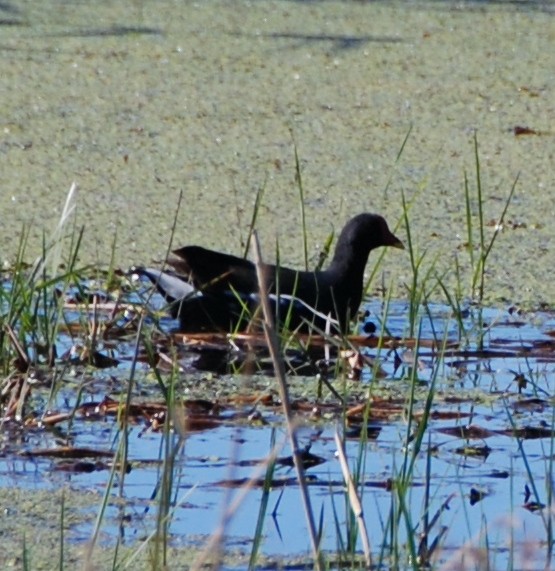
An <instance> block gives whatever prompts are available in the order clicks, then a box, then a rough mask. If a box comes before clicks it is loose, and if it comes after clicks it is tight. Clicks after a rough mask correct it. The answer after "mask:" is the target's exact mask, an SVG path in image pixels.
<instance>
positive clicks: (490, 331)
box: [0, 301, 555, 569]
mask: <svg viewBox="0 0 555 571" xmlns="http://www.w3.org/2000/svg"><path fill="white" fill-rule="evenodd" d="M366 307H367V310H368V311H369V317H368V318H367V319H371V320H372V321H373V322H374V323H375V324H377V331H376V333H375V335H380V334H381V333H382V334H383V332H385V331H387V335H388V336H390V337H391V338H396V339H399V340H401V339H405V340H407V339H410V336H409V323H408V321H407V315H408V314H409V308H408V307H407V304H406V303H404V302H395V303H392V304H390V305H389V306H388V307H387V313H386V317H385V319H384V318H383V315H384V303H381V302H378V301H373V302H368V303H367V306H366ZM418 323H419V344H418V345H416V346H415V345H414V344H411V342H410V341H405V342H402V341H401V342H400V343H399V344H398V346H397V347H396V348H395V349H391V348H390V349H387V348H386V347H382V348H374V349H371V348H367V349H363V353H364V355H365V357H366V358H368V359H372V361H371V362H370V361H368V362H367V363H366V365H365V366H364V367H363V370H362V375H361V377H360V379H359V380H356V381H349V380H347V378H346V376H345V375H346V373H341V374H339V373H338V374H336V375H330V377H329V381H330V386H328V387H324V388H323V389H322V388H320V389H319V388H318V387H319V386H320V383H319V381H318V378H317V377H315V376H311V377H298V376H295V375H290V376H289V378H288V382H289V385H290V390H291V394H292V398H293V403H294V408H295V410H296V416H297V420H298V422H299V423H300V427H299V429H298V435H299V438H300V443H301V446H302V447H303V448H306V449H307V451H310V453H311V454H313V455H315V457H317V459H318V461H317V462H315V463H314V465H313V466H311V467H308V469H307V475H308V483H309V491H310V496H311V499H312V504H313V509H314V510H315V513H316V514H319V515H318V517H320V514H321V517H322V521H323V522H324V526H323V529H322V547H323V548H324V549H325V550H326V552H327V553H329V554H333V553H334V552H335V550H336V549H338V542H339V541H343V542H345V543H347V542H348V530H349V529H350V526H349V524H348V523H347V522H348V520H349V517H350V516H349V508H348V507H347V505H348V504H347V502H346V501H345V496H344V480H343V475H342V473H341V469H340V466H339V462H338V459H337V446H336V443H335V440H334V434H335V432H336V431H338V432H339V434H341V435H343V436H344V437H345V439H346V440H345V442H346V452H347V456H348V459H349V463H350V466H351V469H352V470H353V471H357V470H360V487H359V491H360V494H361V496H362V500H363V506H364V514H365V517H366V519H367V525H368V530H369V537H370V542H371V545H373V546H381V545H382V544H384V540H385V538H384V533H385V531H384V530H385V529H386V522H387V521H388V519H389V518H390V517H391V510H392V509H393V506H394V505H395V502H396V499H395V497H396V492H395V489H394V488H392V482H394V481H395V479H398V478H399V477H400V474H401V472H402V469H403V466H405V465H406V462H407V458H409V459H412V458H414V469H413V474H412V476H411V479H410V487H409V491H408V493H407V495H406V500H405V501H406V502H407V507H406V508H407V510H408V513H410V514H411V522H412V525H413V526H414V527H413V528H409V529H404V528H403V529H401V531H400V532H399V533H400V537H399V541H400V545H404V544H406V542H407V541H409V538H411V537H412V539H413V540H414V538H419V537H421V535H422V534H423V533H424V529H427V528H426V527H425V523H424V522H425V521H428V520H430V519H432V516H433V515H438V521H437V522H436V523H435V524H434V525H433V526H431V527H430V529H428V530H427V532H428V533H429V535H430V542H431V541H432V540H433V538H434V537H436V536H441V538H442V539H441V549H439V550H438V551H437V553H436V554H435V556H434V559H435V560H436V563H437V564H439V565H443V566H446V568H449V566H450V565H454V566H455V567H456V565H463V566H464V568H472V567H476V568H481V567H480V561H481V559H480V557H483V555H480V551H479V550H480V549H484V550H485V553H487V558H488V560H489V563H488V565H490V568H495V569H498V568H505V567H506V566H507V565H508V561H509V558H513V557H515V558H516V559H519V558H522V560H523V567H522V568H526V569H542V568H544V566H545V564H546V559H545V558H546V553H547V545H548V542H549V541H550V539H549V537H550V532H549V526H550V523H549V522H550V519H551V518H552V514H551V511H550V509H549V507H547V506H548V503H549V501H550V498H551V493H550V489H551V486H552V481H553V472H552V458H553V454H554V450H553V445H554V444H553V443H554V439H553V434H554V431H553V426H554V423H555V416H554V413H553V410H554V409H553V387H552V379H553V375H554V374H555V316H554V315H553V314H550V313H542V312H535V313H529V314H524V313H519V312H516V313H515V312H514V311H513V309H511V310H510V311H503V310H481V311H479V310H478V309H477V308H467V311H466V312H465V315H464V318H463V319H462V320H461V319H458V318H457V316H456V315H455V314H454V313H453V311H452V308H449V307H447V306H439V305H432V306H427V307H425V308H424V309H423V310H422V311H421V314H420V318H419V320H418ZM163 325H164V328H167V331H170V330H171V328H172V327H173V326H175V325H176V323H174V322H172V321H171V320H167V321H164V324H163ZM438 340H439V341H440V345H442V346H443V347H444V351H443V352H442V351H438V350H437V347H438V345H437V344H436V343H435V342H437V341H438ZM430 341H434V344H430V343H429V342H430ZM59 343H60V345H59V346H60V347H61V348H63V347H64V346H65V347H67V348H69V347H71V345H72V344H75V343H76V341H75V337H71V338H70V337H67V338H65V339H64V336H63V335H62V336H61V337H60V339H59ZM226 343H228V347H227V350H226V354H227V356H228V359H229V362H231V361H232V360H231V359H230V357H231V356H232V355H233V353H234V352H237V351H238V349H237V348H236V347H235V343H234V342H233V341H231V342H225V341H224V345H225V344H226ZM433 347H435V349H434V348H433ZM102 350H103V351H104V352H106V353H107V354H109V355H110V357H112V358H116V359H118V360H119V364H118V366H117V367H108V368H102V369H97V370H96V372H95V370H94V369H93V370H91V368H90V367H85V368H83V367H82V366H79V365H78V364H77V362H76V361H75V359H73V358H72V357H71V356H70V353H67V354H66V355H65V356H63V357H62V358H61V361H60V364H59V366H58V372H57V373H56V375H55V379H56V384H57V387H58V388H57V390H56V393H55V395H54V398H53V395H52V393H51V392H50V390H49V389H48V386H45V387H44V388H43V389H40V384H41V380H40V375H39V376H38V377H37V378H36V380H35V381H34V385H36V388H35V389H33V391H34V392H33V395H34V396H33V399H32V401H31V402H32V404H33V405H34V407H35V409H36V411H37V413H39V414H42V415H43V419H44V423H42V422H39V424H38V425H37V426H36V427H35V428H34V429H33V428H32V425H29V424H28V426H30V428H27V429H22V428H21V427H18V425H17V423H14V422H13V421H10V422H6V423H5V424H4V430H3V435H4V439H3V445H2V458H1V459H0V483H1V484H2V487H3V489H5V490H12V492H13V490H14V489H17V490H27V491H28V492H32V495H30V496H28V497H27V498H26V500H25V501H24V502H21V504H19V503H15V504H14V503H13V501H14V500H13V499H10V497H9V496H8V497H6V498H4V502H5V505H6V506H7V508H6V509H7V510H8V511H7V513H9V514H11V517H10V521H11V526H12V527H11V530H10V534H9V536H10V537H12V538H13V539H15V537H16V536H17V534H18V533H22V530H21V528H20V526H21V525H27V526H29V527H28V528H27V532H29V530H30V529H33V524H29V520H28V517H29V516H28V515H27V511H30V512H31V513H33V510H38V512H37V514H38V513H41V512H42V510H41V507H40V504H33V501H32V498H33V497H36V498H37V500H36V501H39V499H40V498H43V496H41V493H44V492H47V493H52V494H56V495H57V496H56V497H58V496H59V493H60V491H61V490H65V492H64V493H65V495H66V500H65V501H66V502H67V506H68V507H67V508H66V509H67V510H68V511H69V512H70V514H71V517H69V516H68V520H69V522H71V523H69V524H68V528H67V530H66V531H65V537H66V538H67V539H68V540H69V545H70V546H72V547H71V549H79V548H80V547H81V548H83V545H84V544H86V540H87V539H89V538H90V535H91V533H92V529H93V523H94V520H95V517H96V515H97V512H98V510H99V509H100V505H101V504H102V497H103V494H104V493H105V489H106V485H107V483H108V482H109V481H111V476H110V475H111V474H112V464H111V458H112V457H113V455H114V453H115V451H116V449H117V448H118V446H120V445H121V433H120V431H119V424H118V421H117V416H115V414H114V410H115V409H114V408H112V412H109V411H108V408H107V399H114V400H113V402H114V403H116V405H117V403H118V402H121V398H122V394H124V392H122V391H126V390H127V389H126V386H127V380H128V378H129V369H130V364H131V362H132V359H131V356H132V355H133V354H134V343H133V342H131V341H129V342H125V341H123V340H120V341H119V342H118V343H117V344H116V346H114V345H113V344H110V343H107V345H106V347H105V348H104V349H102ZM203 350H206V351H213V350H214V346H213V344H211V345H210V346H208V347H203V346H201V347H200V348H199V346H198V345H196V344H193V345H192V346H191V345H189V346H188V345H187V344H186V345H184V346H183V345H182V346H181V348H180V349H179V351H178V361H177V362H178V363H179V365H180V367H181V373H180V374H179V376H178V379H177V381H176V382H177V385H176V388H177V390H178V392H179V394H180V395H181V397H182V398H184V399H185V401H190V402H191V403H197V404H198V406H201V407H203V408H204V409H205V410H204V413H203V414H201V415H197V416H194V415H193V418H195V420H194V421H191V424H190V425H189V426H190V428H189V429H188V430H185V432H183V431H176V432H171V433H169V434H168V433H166V432H165V431H164V430H162V429H161V426H160V425H158V426H156V423H155V422H153V418H154V417H155V415H156V413H152V412H148V410H149V405H150V406H151V407H152V406H155V405H156V406H160V407H162V406H163V399H161V398H160V387H159V386H158V385H157V383H156V382H155V381H154V380H153V378H152V375H151V369H150V367H149V366H147V365H146V364H145V365H140V366H139V370H138V371H136V372H135V378H134V384H133V390H132V399H131V403H132V404H133V405H136V406H137V407H139V409H140V408H141V407H144V410H142V409H141V412H139V413H133V414H134V421H133V424H132V425H131V426H130V429H129V436H128V442H127V446H128V451H127V454H128V456H127V457H128V460H129V469H130V471H129V472H128V473H127V474H125V475H123V474H121V473H120V472H119V470H116V479H115V481H113V482H112V485H113V492H112V494H109V498H110V499H109V502H108V508H107V511H106V513H105V515H104V519H103V521H102V525H101V545H102V546H103V547H104V548H106V547H108V548H109V546H111V545H114V544H115V543H116V542H120V543H121V545H122V546H123V547H130V548H133V547H136V546H137V544H139V543H140V542H141V541H143V540H144V539H145V538H146V537H148V535H149V534H150V533H151V532H152V531H153V529H155V528H156V521H157V508H156V506H157V503H156V502H155V500H154V498H155V497H157V494H158V493H159V491H160V487H161V486H162V482H163V478H162V474H163V470H162V459H163V458H164V457H167V456H166V455H167V451H168V449H170V450H174V451H175V458H174V462H175V464H174V468H173V473H174V480H173V488H172V492H171V496H172V505H174V508H173V509H172V515H171V525H170V540H169V545H170V546H171V548H172V549H175V550H176V553H177V554H180V555H175V557H177V560H179V561H181V562H182V563H180V564H178V566H179V565H182V564H185V563H184V562H187V561H188V562H189V563H190V562H191V560H193V559H194V558H195V557H198V555H196V556H192V555H190V554H189V555H188V554H187V553H188V552H182V551H180V550H183V549H184V548H186V547H195V548H202V547H203V546H204V545H205V544H206V542H207V541H208V540H209V538H210V536H211V534H212V533H214V532H215V530H216V529H217V528H218V525H219V524H220V522H221V519H222V517H223V513H224V511H225V510H226V509H227V508H228V507H229V506H230V505H231V503H232V502H233V499H234V497H235V495H236V494H239V493H241V492H242V491H243V490H244V488H245V486H246V484H247V482H249V481H250V483H251V485H252V487H251V489H250V490H249V491H248V492H247V493H246V494H245V497H244V498H243V499H242V501H241V502H240V507H239V509H238V511H237V512H236V513H235V514H234V517H233V518H232V519H231V521H230V524H229V525H228V527H227V529H226V535H225V543H224V544H225V547H226V550H227V552H228V553H234V554H235V559H234V561H235V562H234V563H230V562H228V565H232V566H233V565H243V564H245V561H246V559H247V558H248V555H249V553H250V551H251V549H252V545H253V537H254V535H255V529H256V526H257V521H258V519H259V517H260V518H261V522H262V528H261V529H262V538H263V539H262V548H261V556H263V559H262V560H261V563H260V564H265V565H273V563H271V561H273V560H274V559H275V558H276V557H277V558H279V561H281V563H280V565H291V564H293V563H294V561H297V562H299V561H301V560H305V559H306V558H309V557H310V544H309V540H308V536H307V532H306V523H305V517H304V512H303V510H302V506H301V503H300V501H299V489H298V485H297V482H296V477H295V473H294V471H293V469H292V467H291V459H290V449H289V448H288V440H287V437H286V434H287V433H286V427H285V425H284V422H283V413H282V410H281V406H280V403H279V397H278V394H277V388H276V380H275V378H274V377H273V376H268V374H266V373H264V372H263V371H260V372H258V373H255V374H249V375H244V374H240V373H238V372H237V370H236V369H235V368H234V367H233V366H231V365H230V372H229V373H228V374H222V373H221V372H218V373H216V372H211V371H198V370H197V371H195V365H194V364H195V363H196V362H197V359H198V356H199V354H202V352H203ZM64 363H65V364H64ZM340 370H341V369H340ZM232 371H233V372H232ZM49 378H50V377H47V379H49ZM43 382H46V380H43ZM330 387H331V388H330ZM332 391H333V392H332ZM429 391H433V395H434V401H433V405H432V407H431V411H430V416H429V418H428V419H427V421H426V430H425V436H424V438H423V444H422V448H421V449H420V450H419V452H418V453H417V454H416V455H414V456H413V455H412V451H411V446H413V444H411V443H412V442H413V439H414V438H415V435H416V433H417V431H418V422H417V421H416V419H418V418H420V416H419V415H422V414H423V411H424V410H425V408H426V407H425V401H426V398H427V395H428V394H429ZM411 395H412V396H411ZM342 399H344V401H342ZM368 399H370V402H371V404H370V405H369V408H368V410H369V422H368V424H367V425H365V424H364V422H363V421H362V419H361V417H360V414H359V415H358V417H357V416H356V415H355V416H354V417H350V416H349V415H347V417H345V416H344V414H343V412H342V411H344V410H345V407H346V406H347V407H348V408H353V407H356V406H358V405H362V406H363V408H364V405H365V403H368ZM206 403H210V405H209V406H208V405H207V404H206ZM194 406H197V405H194ZM41 407H42V408H41ZM116 409H117V407H116ZM41 410H42V412H41ZM76 410H77V414H76V415H75V416H74V415H71V421H70V423H69V424H68V423H67V421H66V420H64V419H62V421H60V422H56V423H54V422H51V421H50V420H49V418H51V417H52V416H57V415H58V414H62V415H64V414H67V413H72V412H75V411H76ZM410 417H412V418H413V419H414V420H413V421H412V422H411V423H409V422H408V420H409V418H410ZM346 418H348V421H347V424H344V423H345V419H346ZM363 426H367V428H366V429H361V427H363ZM49 427H50V428H49ZM68 444H69V445H70V449H69V451H68V450H66V448H67V445H68ZM168 447H169V448H168ZM272 450H276V455H277V458H278V460H277V464H276V466H275V470H274V472H273V473H272V476H271V480H272V484H271V487H270V492H269V504H268V508H267V509H266V511H263V512H262V515H259V514H260V513H261V512H260V510H261V505H262V497H263V494H264V492H263V488H264V486H263V482H264V478H265V477H266V475H267V464H266V463H265V462H266V461H267V458H268V455H269V454H270V451H272ZM114 457H115V456H114ZM411 461H412V460H411ZM118 474H119V476H118ZM33 494H37V495H36V496H34V495H33ZM81 494H82V495H83V497H85V498H86V504H85V505H81V506H80V507H79V508H77V507H75V506H73V502H74V501H76V500H73V499H72V498H73V496H74V495H77V497H79V496H80V495H81ZM17 497H18V496H17V494H16V495H12V498H17ZM40 501H41V502H44V499H42V500H40ZM58 502H59V500H58ZM29 503H30V504H31V505H29ZM43 507H47V509H48V510H49V511H50V517H49V519H50V523H49V524H48V525H47V526H45V529H43V530H42V531H41V533H44V534H45V536H46V528H47V527H50V528H51V533H54V536H55V535H56V530H58V526H59V517H60V514H59V510H60V505H59V503H58V505H53V506H50V504H49V502H46V503H45V505H43ZM20 512H21V513H20ZM23 513H25V517H23ZM37 514H35V517H38V518H40V517H43V516H38V515H37ZM20 519H21V521H20ZM25 522H27V523H26V524H25ZM43 526H44V524H43ZM55 541H56V540H54V545H56V543H55ZM386 543H387V542H386ZM470 546H472V547H474V548H475V551H472V550H471V549H470ZM486 546H487V547H486ZM71 549H70V548H68V551H71ZM97 549H100V548H97ZM355 549H360V544H358V547H355ZM11 551H12V549H10V552H11ZM39 553H40V552H39ZM531 554H532V555H531ZM73 557H76V559H77V560H78V556H76V555H73ZM46 560H48V558H47V559H46ZM386 560H387V559H386ZM141 561H142V559H141ZM232 561H233V560H232ZM262 562H264V563H262ZM524 563H525V565H524ZM141 564H145V563H144V562H142V563H141ZM547 564H548V565H549V564H550V561H549V559H548V561H547ZM515 565H516V566H515V568H521V567H519V565H520V563H519V562H518V561H516V560H515ZM46 568H48V567H46Z"/></svg>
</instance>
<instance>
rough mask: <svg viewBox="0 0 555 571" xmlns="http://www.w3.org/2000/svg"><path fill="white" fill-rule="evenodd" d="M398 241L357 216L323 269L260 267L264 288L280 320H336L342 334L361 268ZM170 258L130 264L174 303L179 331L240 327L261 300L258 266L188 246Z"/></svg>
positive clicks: (358, 293)
mask: <svg viewBox="0 0 555 571" xmlns="http://www.w3.org/2000/svg"><path fill="white" fill-rule="evenodd" d="M380 246H393V247H394V248H403V247H404V246H403V243H402V242H401V241H400V240H399V239H398V238H397V237H396V236H395V235H394V234H393V233H392V232H391V231H390V230H389V228H388V226H387V223H386V221H385V220H384V219H383V218H382V217H381V216H379V215H377V214H359V215H358V216H355V217H354V218H351V220H349V222H347V224H346V225H345V227H344V228H343V230H342V232H341V234H340V235H339V239H338V241H337V246H336V248H335V253H334V256H333V259H332V261H331V263H330V265H329V266H328V268H327V269H326V270H323V271H317V272H310V271H308V272H307V271H297V270H292V269H289V268H283V267H281V266H278V267H276V266H274V265H271V264H263V268H264V271H265V272H266V282H267V285H268V290H269V291H268V293H269V295H270V298H271V301H272V303H273V306H274V310H275V315H276V321H277V322H278V325H281V326H283V325H285V326H287V327H288V328H289V329H296V328H301V329H303V330H306V329H308V328H309V327H310V324H314V325H316V326H317V327H318V328H320V329H325V325H326V321H327V320H329V319H330V318H331V320H335V321H336V323H337V325H336V328H338V329H339V330H340V331H342V332H347V331H348V327H349V321H350V319H352V318H353V317H355V316H356V314H357V311H358V308H359V305H360V302H361V299H362V288H363V279H364V268H365V266H366V262H367V261H368V255H369V254H370V251H371V250H373V249H374V248H378V247H380ZM173 254H174V256H173V257H172V258H171V259H170V260H168V263H169V264H170V265H172V266H173V267H174V268H175V270H176V272H175V273H173V272H162V271H160V270H156V269H152V268H135V270H134V271H135V273H138V274H139V275H143V276H146V277H147V278H148V279H150V280H151V281H152V282H153V283H154V284H155V285H156V288H157V289H158V291H159V292H160V293H161V294H162V295H163V296H164V297H165V298H166V300H167V301H169V302H171V304H172V306H171V309H172V314H173V316H174V317H179V319H180V326H181V327H180V329H181V330H182V331H188V332H193V331H194V332H200V331H217V330H223V331H234V330H237V329H244V328H245V327H246V326H247V325H248V323H249V322H250V320H251V317H252V314H253V312H254V311H255V310H256V308H257V307H258V304H259V296H258V280H257V275H256V267H255V265H254V264H253V263H252V262H249V261H248V260H245V259H243V258H238V257H236V256H231V255H229V254H223V253H220V252H215V251H213V250H207V249H206V248H202V247H200V246H186V247H184V248H180V249H178V250H174V252H173Z"/></svg>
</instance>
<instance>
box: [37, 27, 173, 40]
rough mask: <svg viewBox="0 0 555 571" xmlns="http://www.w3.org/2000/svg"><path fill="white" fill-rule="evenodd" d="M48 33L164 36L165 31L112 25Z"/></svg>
mask: <svg viewBox="0 0 555 571" xmlns="http://www.w3.org/2000/svg"><path fill="white" fill-rule="evenodd" d="M47 35H48V36H52V37H67V38H95V37H98V38H102V37H110V36H114V37H119V36H132V35H147V36H148V35H152V36H163V35H164V31H163V30H161V29H160V28H149V27H147V26H110V27H107V28H91V29H87V30H69V31H67V32H59V33H55V34H47Z"/></svg>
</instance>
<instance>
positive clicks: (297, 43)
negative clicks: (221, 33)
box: [231, 32, 404, 51]
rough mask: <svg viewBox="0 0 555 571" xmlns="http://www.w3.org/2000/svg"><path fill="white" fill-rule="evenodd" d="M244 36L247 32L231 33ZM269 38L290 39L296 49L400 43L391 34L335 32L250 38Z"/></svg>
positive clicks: (352, 47)
mask: <svg viewBox="0 0 555 571" xmlns="http://www.w3.org/2000/svg"><path fill="white" fill-rule="evenodd" d="M231 35H234V36H242V37H245V36H247V35H249V34H243V33H241V34H237V33H235V34H231ZM260 37H262V38H271V39H275V40H292V43H291V45H290V48H291V49H298V48H301V47H305V46H307V45H312V44H331V46H332V49H333V50H336V51H343V50H351V49H356V48H360V47H362V46H364V45H366V44H368V43H400V42H403V41H404V40H402V39H401V38H395V37H391V36H370V35H369V36H348V35H337V34H301V33H293V32H275V33H272V34H257V35H256V36H255V35H252V38H253V39H255V38H260Z"/></svg>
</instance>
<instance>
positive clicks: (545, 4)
mask: <svg viewBox="0 0 555 571" xmlns="http://www.w3.org/2000/svg"><path fill="white" fill-rule="evenodd" d="M258 1H259V2H264V1H265V0H258ZM287 1H289V2H292V3H296V4H315V5H317V4H326V3H332V2H334V1H336V0H287ZM352 3H353V4H370V3H371V4H384V5H391V4H396V5H397V6H398V5H399V4H401V2H391V0H352ZM405 4H406V8H407V9H409V10H411V9H426V10H429V9H430V8H435V9H439V10H457V11H466V10H481V9H482V8H483V7H484V6H487V7H488V8H491V7H492V6H493V7H495V8H498V9H500V10H501V9H511V10H518V11H521V12H532V11H536V12H545V13H548V14H555V4H554V3H553V2H551V1H550V0H462V1H461V0H416V1H412V2H409V1H407V2H405Z"/></svg>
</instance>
